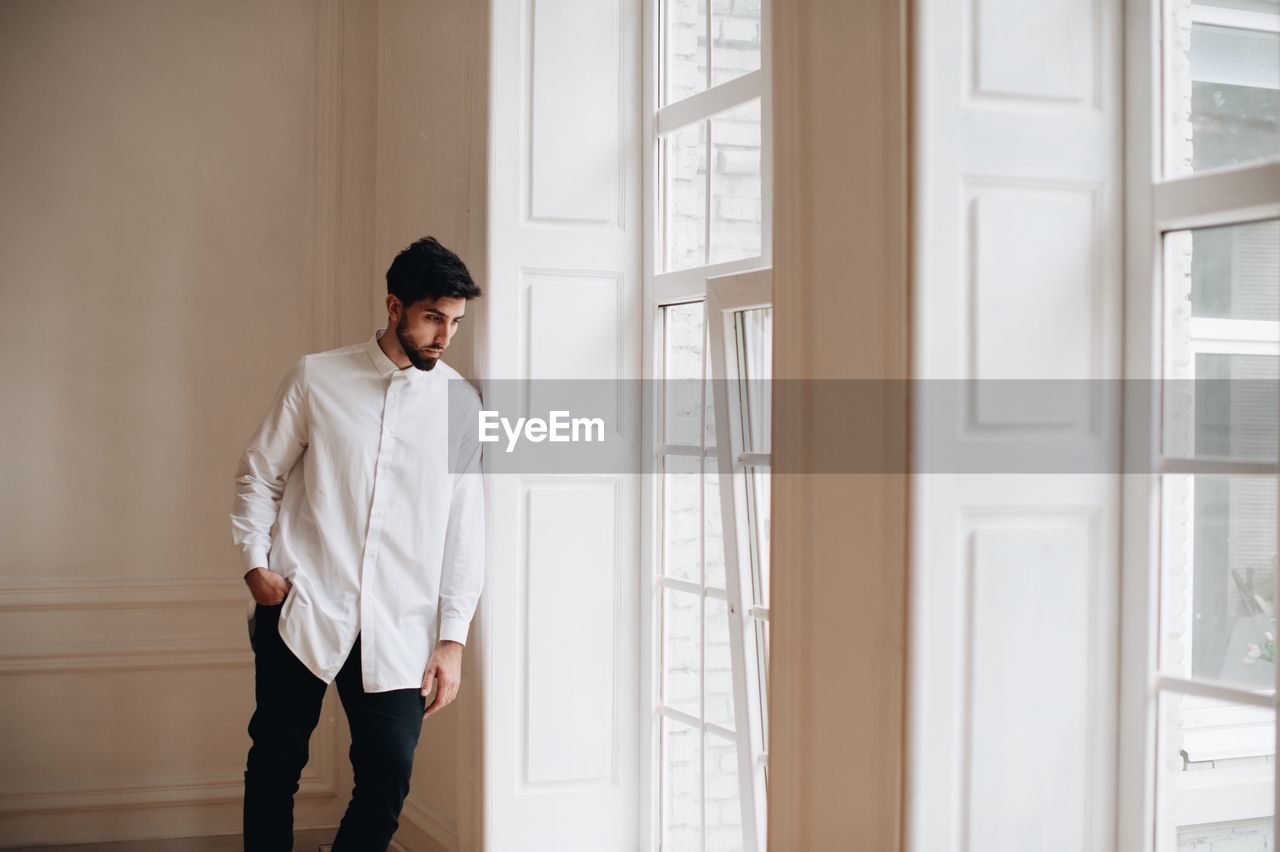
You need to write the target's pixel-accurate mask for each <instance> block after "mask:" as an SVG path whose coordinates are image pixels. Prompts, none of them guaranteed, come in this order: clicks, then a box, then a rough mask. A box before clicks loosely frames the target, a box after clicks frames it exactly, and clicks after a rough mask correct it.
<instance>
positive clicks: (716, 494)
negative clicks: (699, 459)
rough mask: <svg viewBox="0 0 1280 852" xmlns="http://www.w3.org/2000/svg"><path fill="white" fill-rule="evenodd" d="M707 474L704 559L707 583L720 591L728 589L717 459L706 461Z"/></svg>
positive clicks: (705, 480)
mask: <svg viewBox="0 0 1280 852" xmlns="http://www.w3.org/2000/svg"><path fill="white" fill-rule="evenodd" d="M704 464H705V467H704V471H705V474H704V476H703V478H702V487H703V489H704V490H703V501H704V503H703V512H704V513H705V517H704V523H703V525H702V529H703V536H704V537H705V538H704V547H705V550H704V551H703V554H704V555H703V559H704V560H705V563H704V564H705V565H706V568H707V573H706V577H707V580H706V583H707V585H708V586H715V587H716V588H718V589H725V588H728V583H727V581H726V579H725V576H724V532H723V527H724V523H723V522H724V518H723V517H722V516H721V514H720V474H719V473H718V472H717V469H718V467H719V465H718V463H717V461H716V459H714V458H708V459H706V461H705V463H704Z"/></svg>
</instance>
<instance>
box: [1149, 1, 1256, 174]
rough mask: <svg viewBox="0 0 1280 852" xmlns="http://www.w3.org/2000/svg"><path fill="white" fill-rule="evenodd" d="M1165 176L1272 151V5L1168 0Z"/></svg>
mask: <svg viewBox="0 0 1280 852" xmlns="http://www.w3.org/2000/svg"><path fill="white" fill-rule="evenodd" d="M1171 6H1172V8H1173V17H1172V20H1171V26H1172V29H1173V32H1172V33H1171V36H1172V37H1171V39H1170V40H1169V42H1168V43H1169V44H1171V45H1172V51H1173V52H1172V54H1171V55H1170V56H1169V57H1168V67H1169V70H1170V75H1169V80H1170V85H1171V86H1172V91H1170V92H1169V93H1168V97H1167V99H1166V103H1168V104H1169V111H1170V116H1169V118H1170V126H1169V130H1168V134H1169V144H1168V152H1169V153H1168V157H1169V162H1168V164H1167V166H1166V171H1167V173H1168V174H1170V175H1182V174H1188V173H1190V172H1194V171H1200V170H1201V169H1210V168H1215V167H1218V166H1227V165H1232V164H1235V163H1246V162H1251V161H1256V160H1259V159H1263V158H1268V157H1274V156H1276V155H1277V154H1280V32H1277V29H1278V28H1280V6H1277V4H1276V3H1274V2H1268V0H1261V2H1258V0H1217V2H1206V3H1196V4H1192V3H1174V4H1171Z"/></svg>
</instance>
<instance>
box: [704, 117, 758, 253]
mask: <svg viewBox="0 0 1280 852" xmlns="http://www.w3.org/2000/svg"><path fill="white" fill-rule="evenodd" d="M711 152H712V162H713V168H714V171H713V172H712V174H711V194H712V198H711V210H712V213H711V263H723V262H725V261H729V260H739V259H741V258H744V257H757V256H758V255H759V254H760V235H761V233H762V230H763V221H764V219H763V215H762V211H763V205H762V201H761V198H762V196H761V194H760V99H759V98H756V99H755V100H753V101H749V102H747V103H745V104H743V105H741V106H739V107H735V108H734V109H732V110H730V111H729V112H727V113H724V114H722V115H720V116H717V117H715V118H713V119H711Z"/></svg>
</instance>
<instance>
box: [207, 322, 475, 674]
mask: <svg viewBox="0 0 1280 852" xmlns="http://www.w3.org/2000/svg"><path fill="white" fill-rule="evenodd" d="M384 331H385V329H378V330H377V331H375V332H374V334H373V337H371V338H370V339H369V340H367V341H366V342H364V343H358V344H355V345H352V346H345V347H342V348H340V349H332V350H330V351H328V352H320V353H316V354H313V355H304V356H303V357H302V358H300V359H299V360H298V362H297V363H296V364H294V366H293V368H292V369H291V370H290V371H289V373H288V375H286V376H285V378H284V380H283V381H282V382H281V383H280V386H279V388H277V390H276V394H275V398H274V399H273V400H272V402H271V407H270V408H269V409H268V411H267V413H266V416H264V417H263V419H262V423H261V424H260V425H259V426H258V429H257V431H256V432H255V433H254V434H253V437H252V438H251V439H250V440H249V443H248V445H247V446H246V447H245V449H244V453H243V455H242V456H241V457H240V463H239V466H238V468H237V470H236V488H235V500H234V501H233V504H232V509H231V532H232V539H233V540H234V541H235V543H236V546H237V547H239V548H240V550H241V552H242V554H243V557H244V569H243V570H244V571H248V570H249V569H251V568H269V569H270V570H272V571H275V572H277V573H279V574H281V575H283V576H285V577H287V578H288V579H289V580H290V581H292V583H293V588H292V589H290V590H289V593H288V595H287V596H286V598H285V600H284V603H283V605H282V607H281V610H280V620H279V624H280V636H281V638H282V639H283V640H284V643H285V644H286V645H288V646H289V648H290V649H291V650H292V651H293V653H294V654H295V655H296V656H297V657H298V659H299V660H301V661H302V662H303V663H304V664H306V666H307V668H308V669H310V670H311V671H312V672H313V673H314V674H315V675H316V677H318V678H320V679H321V680H323V681H324V682H325V683H331V682H332V681H333V679H334V678H335V677H336V676H337V674H338V670H339V669H341V668H342V664H343V662H344V661H345V660H346V658H347V655H348V653H349V652H350V650H351V648H352V646H353V644H354V643H355V640H356V634H357V633H359V634H360V653H361V656H360V664H361V669H362V673H363V680H364V683H363V687H364V691H365V692H386V691H388V690H392V689H409V688H415V689H416V688H418V687H420V686H421V684H422V675H423V672H424V671H425V669H426V667H427V660H428V658H429V657H430V654H431V651H432V650H434V648H435V643H436V640H437V633H436V618H437V616H439V618H440V628H439V637H438V638H439V639H440V640H447V639H451V640H453V641H455V642H462V643H465V642H466V638H467V630H468V627H469V625H470V623H471V617H472V615H474V613H475V609H476V604H477V603H478V601H479V598H480V591H481V588H482V587H483V585H484V488H483V482H482V478H481V474H480V441H479V435H478V432H477V426H476V425H475V424H476V423H477V419H478V413H479V409H480V396H479V394H478V393H476V391H475V388H473V387H472V386H471V385H470V384H468V383H467V382H466V381H465V380H463V379H462V377H461V376H460V375H459V374H458V372H457V371H456V370H454V369H453V368H452V367H450V366H448V365H447V364H445V363H444V362H443V361H438V362H437V363H436V366H435V368H434V369H432V370H427V371H424V370H419V369H417V368H416V367H412V366H411V367H409V368H407V369H400V368H399V367H397V366H396V365H395V363H394V362H393V361H392V360H391V359H390V358H388V357H387V355H386V353H384V352H383V351H382V349H381V347H380V346H379V345H378V338H380V337H381V336H382V334H383V332H384ZM451 379H452V380H453V381H450V380H451ZM451 403H452V404H451ZM451 471H457V472H456V473H451ZM277 510H278V511H277ZM277 514H278V517H277ZM277 521H278V527H277V528H276V530H275V534H274V535H273V534H272V525H273V523H277Z"/></svg>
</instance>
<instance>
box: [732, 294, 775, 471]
mask: <svg viewBox="0 0 1280 852" xmlns="http://www.w3.org/2000/svg"><path fill="white" fill-rule="evenodd" d="M734 324H735V327H736V329H737V334H738V356H737V357H738V375H740V376H741V377H742V394H741V396H742V399H743V401H744V405H743V412H742V413H743V424H742V432H743V437H744V440H743V443H744V445H745V446H746V449H747V451H748V452H753V453H767V452H769V429H770V414H771V407H770V406H771V403H772V390H773V388H772V383H771V381H770V379H771V378H772V377H773V373H772V369H773V309H772V308H755V309H753V310H749V311H738V312H737V313H735V314H734Z"/></svg>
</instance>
